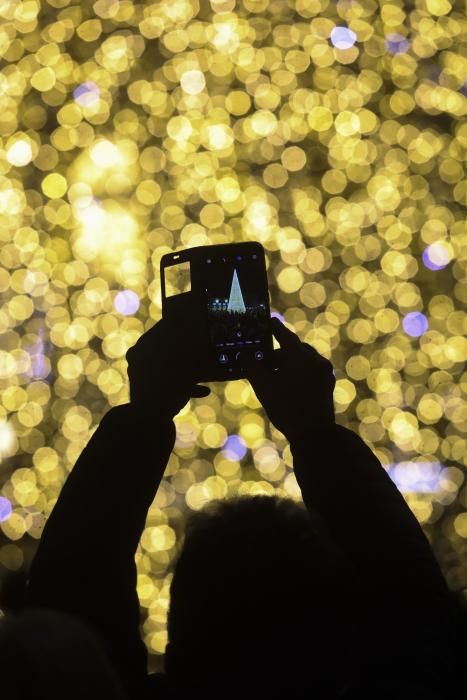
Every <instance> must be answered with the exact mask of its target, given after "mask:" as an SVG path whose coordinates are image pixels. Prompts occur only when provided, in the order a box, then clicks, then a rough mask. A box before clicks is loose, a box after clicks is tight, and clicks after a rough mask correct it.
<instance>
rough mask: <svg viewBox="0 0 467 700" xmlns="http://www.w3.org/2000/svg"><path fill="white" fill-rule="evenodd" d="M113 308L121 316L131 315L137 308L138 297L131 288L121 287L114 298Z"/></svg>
mask: <svg viewBox="0 0 467 700" xmlns="http://www.w3.org/2000/svg"><path fill="white" fill-rule="evenodd" d="M114 308H115V309H116V311H118V313H119V314H123V316H132V315H133V314H135V313H136V312H137V311H138V309H139V297H138V295H137V294H136V292H133V291H132V290H131V289H123V290H122V291H121V292H118V294H117V295H116V297H115V299H114Z"/></svg>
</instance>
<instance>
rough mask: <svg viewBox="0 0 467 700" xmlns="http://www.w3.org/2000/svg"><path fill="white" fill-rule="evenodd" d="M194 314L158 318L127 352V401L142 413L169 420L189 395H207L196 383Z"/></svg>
mask: <svg viewBox="0 0 467 700" xmlns="http://www.w3.org/2000/svg"><path fill="white" fill-rule="evenodd" d="M198 336H199V324H198V322H197V319H196V316H195V315H193V314H187V315H186V316H185V317H180V318H177V319H173V320H172V319H170V320H169V319H166V318H164V319H162V320H160V321H158V322H157V323H156V324H155V325H154V326H153V327H152V328H150V329H149V330H148V331H146V333H144V334H143V335H142V336H141V337H140V338H139V340H138V341H137V343H136V344H135V345H133V347H131V348H130V349H129V350H128V352H127V354H126V359H127V361H128V377H129V380H130V401H131V403H132V404H133V405H136V406H138V407H140V408H141V409H142V410H144V411H145V412H149V413H150V414H157V415H163V416H166V417H169V418H170V419H172V418H173V417H174V416H176V415H177V413H178V412H179V411H180V410H181V409H182V408H183V406H184V405H185V404H186V403H187V401H188V400H189V399H190V398H201V397H204V396H208V394H209V393H210V389H209V388H208V387H206V386H199V385H197V384H196V382H197V381H199V379H200V377H199V375H198V369H199V366H200V359H201V357H200V355H201V352H202V350H201V343H200V342H197V341H198V340H199V337H198Z"/></svg>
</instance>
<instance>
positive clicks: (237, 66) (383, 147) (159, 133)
mask: <svg viewBox="0 0 467 700" xmlns="http://www.w3.org/2000/svg"><path fill="white" fill-rule="evenodd" d="M0 18H1V19H0V54H1V57H2V66H1V70H0V96H1V102H2V115H1V116H2V118H1V120H0V294H1V306H0V334H1V338H2V342H1V348H0V383H1V388H2V398H1V403H0V460H1V475H2V481H1V482H0V487H1V488H0V527H1V537H2V539H1V540H0V565H1V566H2V567H5V568H7V569H15V568H18V567H20V566H22V565H23V564H24V563H25V562H26V563H27V562H28V561H29V559H30V556H31V551H32V550H33V549H34V547H33V546H32V545H33V544H34V541H35V540H37V539H38V538H39V537H40V532H41V524H42V523H43V521H44V519H45V518H46V517H47V516H48V514H49V513H50V511H51V509H52V507H53V505H54V503H55V501H56V498H57V495H58V493H59V491H60V488H61V486H62V485H63V482H64V480H65V478H66V475H67V474H68V473H69V471H70V470H71V468H72V466H73V464H74V462H75V461H76V459H77V457H78V456H79V454H80V452H81V450H82V449H83V447H84V445H85V444H86V442H87V441H88V439H89V437H90V435H91V433H92V431H93V430H94V429H95V427H96V425H97V424H98V423H99V421H100V420H101V418H102V416H103V415H104V414H105V412H106V411H107V410H108V409H109V407H111V406H115V405H118V404H121V403H123V402H125V401H127V400H128V383H127V378H126V362H125V352H126V351H127V349H128V348H129V347H130V346H131V345H133V344H134V343H135V342H136V340H137V339H138V338H139V336H140V335H141V334H142V333H143V332H144V330H145V329H147V328H148V327H149V326H150V325H151V324H152V323H154V322H155V321H157V320H158V319H160V317H161V292H160V279H159V263H160V259H161V257H162V256H163V255H164V254H165V253H168V252H171V251H174V250H178V249H180V248H185V247H190V246H199V245H208V244H215V243H230V242H240V241H248V240H253V241H259V242H260V243H262V245H263V246H264V247H265V249H266V254H267V264H268V275H269V283H270V291H271V307H272V309H273V311H275V312H277V313H279V314H280V315H281V316H283V318H284V320H285V322H286V323H287V324H288V325H289V327H291V328H293V329H294V330H295V331H296V332H297V333H298V335H299V336H300V338H301V339H302V340H304V341H306V342H309V343H312V344H313V345H314V347H315V348H316V349H317V350H318V351H319V352H321V353H323V354H324V355H325V356H327V357H329V358H331V359H332V361H333V363H334V366H335V367H336V390H335V405H336V413H337V418H338V421H339V422H340V423H342V424H343V425H346V426H348V427H350V428H351V429H353V430H355V431H356V432H358V433H359V434H360V435H361V437H362V438H363V439H364V440H365V441H366V442H367V443H368V444H369V445H370V447H371V448H372V449H373V450H374V451H375V452H376V454H377V455H378V457H379V459H380V460H381V461H382V463H383V464H384V466H385V468H386V469H387V470H388V471H389V473H390V475H391V477H392V478H393V479H394V481H395V482H396V484H397V485H398V487H399V488H400V489H401V491H402V492H403V494H404V496H405V498H406V499H407V502H408V503H409V505H410V507H411V508H412V510H413V512H414V513H415V515H416V517H417V518H418V519H419V521H420V522H421V524H422V525H423V526H424V528H425V530H426V532H427V534H428V536H429V538H430V540H431V542H432V543H433V547H434V549H435V552H436V555H437V557H438V559H439V561H440V562H441V565H442V567H443V570H444V572H445V575H446V577H447V580H448V582H449V584H450V586H451V587H453V588H455V589H456V590H460V589H463V588H464V589H466V588H467V566H466V561H467V559H466V557H465V552H466V539H467V514H466V507H467V490H466V488H467V487H466V486H465V483H464V475H465V468H466V465H467V461H466V459H467V458H466V454H467V444H466V441H467V412H466V404H465V394H466V392H467V373H466V372H465V360H466V358H467V340H466V335H467V315H466V313H465V303H466V301H467V285H466V283H465V266H466V265H465V263H466V241H467V233H466V227H465V205H466V204H467V182H466V179H465V174H464V167H463V165H464V161H465V152H466V148H467V125H466V124H465V121H464V120H463V118H464V117H465V113H466V95H467V83H466V82H465V76H466V61H465V54H464V48H463V47H464V45H463V41H464V40H465V36H466V35H467V20H466V18H465V7H464V6H463V3H461V2H460V0H449V1H448V0H420V1H419V2H417V3H416V5H413V4H411V5H410V6H409V5H407V4H404V3H400V2H396V1H394V2H392V1H391V2H383V3H379V4H378V3H374V2H371V1H369V2H368V1H366V0H361V1H360V0H356V1H355V2H346V1H345V0H338V2H333V3H331V2H328V0H210V1H209V2H207V1H204V0H203V2H198V0H162V1H157V2H156V1H155V0H144V1H143V2H141V3H139V4H137V3H133V2H131V0H128V1H126V2H116V1H113V0H98V1H97V2H95V3H79V2H78V1H77V0H47V2H45V1H44V2H42V3H39V2H38V1H37V0H28V2H20V3H18V2H4V3H2V4H1V5H0ZM310 400H312V397H310ZM176 425H177V442H176V446H175V450H174V453H173V454H172V455H171V457H170V461H169V465H168V468H167V471H166V474H165V478H164V480H163V482H162V484H161V488H160V490H159V492H158V494H157V496H156V499H155V501H154V503H153V505H152V507H151V509H150V512H149V515H148V522H147V527H146V530H145V532H144V535H143V538H142V541H141V545H140V548H139V551H138V556H137V562H138V592H139V595H140V599H141V603H142V605H143V607H144V609H145V611H146V615H147V616H146V621H145V623H144V628H143V629H144V638H145V641H146V644H147V646H148V648H149V650H150V652H151V653H152V654H155V655H160V654H161V653H163V651H164V648H165V644H166V639H167V634H166V615H167V606H168V590H169V584H170V577H171V569H170V567H171V563H172V562H173V560H174V556H175V553H176V551H177V546H178V537H179V535H180V532H181V529H180V521H181V522H183V518H184V517H185V515H186V513H187V512H188V511H189V510H190V509H192V510H199V509H200V508H202V507H203V506H204V505H205V504H207V503H208V502H209V501H211V500H212V499H216V498H225V497H228V496H232V495H236V494H256V493H268V494H273V493H277V494H280V495H283V496H288V497H292V498H299V497H300V493H299V490H298V486H297V483H296V481H295V477H294V475H293V471H292V460H291V454H290V448H289V446H288V443H287V442H286V440H285V438H284V436H283V435H281V434H280V433H279V432H278V431H277V430H275V428H274V427H273V426H271V425H270V424H269V423H268V421H267V419H266V417H265V415H264V413H263V411H262V408H261V406H260V405H259V403H258V401H257V399H256V397H255V395H254V393H253V391H252V390H251V388H250V386H249V384H248V382H246V381H244V380H241V381H237V382H227V383H224V384H222V383H218V384H213V385H212V393H211V395H210V396H209V397H207V398H205V399H199V400H196V401H192V402H191V403H190V404H189V405H188V406H187V407H185V408H184V409H183V411H182V412H181V413H180V415H179V416H178V417H177V419H176Z"/></svg>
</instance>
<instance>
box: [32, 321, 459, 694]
mask: <svg viewBox="0 0 467 700" xmlns="http://www.w3.org/2000/svg"><path fill="white" fill-rule="evenodd" d="M273 328H274V334H275V336H276V338H277V339H278V341H279V344H280V346H281V349H280V350H277V351H275V357H276V369H275V370H273V369H268V368H266V367H260V366H257V365H255V364H254V363H253V364H252V365H251V366H250V367H249V368H248V377H249V379H250V381H251V383H252V385H253V388H254V390H255V392H256V394H257V396H258V399H259V400H260V401H261V403H262V404H263V406H264V409H265V411H266V413H267V415H268V416H269V418H270V420H271V421H272V422H273V423H274V425H275V426H276V427H277V428H278V429H279V430H280V431H281V432H282V433H284V435H285V436H286V437H287V439H288V440H289V441H290V445H291V450H292V454H293V462H294V470H295V475H296V477H297V480H298V483H299V485H300V488H301V491H302V495H303V501H304V503H305V505H306V508H307V509H308V513H309V514H307V513H306V512H304V511H303V510H300V507H298V506H296V505H294V504H292V503H283V502H282V501H280V500H277V499H267V498H260V499H245V501H242V500H239V501H235V502H233V503H225V504H219V505H217V506H213V507H212V508H213V510H212V512H211V511H210V512H207V513H205V514H204V513H202V514H200V515H197V516H195V518H194V519H193V523H192V525H189V526H188V531H187V537H186V543H185V546H184V548H183V549H182V552H181V555H180V558H179V561H178V563H177V564H176V567H175V573H174V578H173V585H172V599H171V605H170V614H169V645H168V648H167V654H166V675H165V676H161V677H159V678H156V679H148V677H147V672H146V661H147V654H146V649H145V646H144V644H143V642H142V641H141V639H140V636H139V630H138V623H139V605H138V599H137V595H136V588H135V584H136V567H135V563H134V554H135V551H136V548H137V545H138V542H139V539H140V536H141V534H142V531H143V529H144V524H145V518H146V514H147V510H148V508H149V506H150V505H151V503H152V501H153V498H154V496H155V493H156V491H157V488H158V486H159V483H160V481H161V479H162V476H163V472H164V469H165V466H166V464H167V460H168V458H169V455H170V452H171V450H172V448H173V446H174V441H175V427H174V423H173V418H174V416H175V415H176V414H177V413H178V411H180V409H181V408H182V407H183V406H184V405H185V404H186V402H187V401H188V399H189V398H190V397H196V396H205V395H207V393H208V391H209V390H208V389H206V388H205V387H201V386H198V385H196V382H197V381H198V380H199V376H198V375H197V367H198V366H199V357H200V355H199V353H200V352H201V351H202V350H201V349H200V344H198V342H197V325H196V319H195V318H193V317H190V318H187V319H182V318H181V319H179V321H178V322H177V324H174V325H172V324H170V323H169V322H168V321H166V320H164V321H161V322H159V323H157V324H156V325H155V326H154V327H153V328H152V329H151V330H150V331H148V332H147V333H146V334H145V335H143V336H142V337H141V339H140V340H139V341H138V343H137V344H136V345H135V347H134V348H132V349H131V350H130V351H129V353H128V362H129V368H128V373H129V379H130V394H131V403H130V404H127V405H124V406H119V407H117V408H113V409H112V410H111V411H109V413H108V414H107V415H106V416H105V418H104V419H103V421H102V422H101V424H100V426H99V428H98V430H97V431H96V432H95V433H94V435H93V437H92V439H91V440H90V442H89V444H88V446H87V447H86V448H85V450H84V451H83V453H82V455H81V456H80V458H79V459H78V461H77V463H76V465H75V467H74V468H73V471H72V473H71V474H70V476H69V478H68V480H67V482H66V484H65V485H64V487H63V489H62V492H61V494H60V497H59V500H58V502H57V504H56V506H55V508H54V510H53V512H52V514H51V516H50V518H49V520H48V522H47V525H46V527H45V530H44V534H43V537H42V540H41V544H40V546H39V549H38V552H37V555H36V558H35V560H34V562H33V566H32V570H31V577H30V584H29V601H30V604H32V605H40V606H43V607H49V608H56V609H58V610H64V611H66V612H68V613H69V614H71V615H73V616H76V617H77V618H79V619H81V620H84V621H86V622H87V623H88V624H90V625H92V626H93V628H94V629H95V630H96V632H97V633H98V634H99V635H100V636H101V638H102V639H103V640H104V642H105V644H106V648H107V649H108V652H109V654H110V657H111V658H112V660H113V663H114V665H115V667H116V668H117V670H118V672H119V675H120V677H121V678H122V680H123V682H124V684H125V686H126V688H127V690H128V692H129V694H131V696H132V697H135V698H142V697H146V696H147V697H154V698H158V697H159V698H162V697H174V696H175V697H180V698H188V697H198V696H202V697H216V698H228V697H233V696H235V697H238V696H239V695H244V696H247V697H248V696H250V697H252V696H253V695H254V696H255V697H261V698H262V697H264V698H270V697H284V698H302V697H303V698H317V700H318V699H320V700H323V699H325V698H337V697H345V698H360V699H361V698H365V697H368V698H372V699H373V698H378V700H379V699H381V698H391V700H393V699H397V700H405V699H407V700H409V699H410V700H416V699H418V698H420V700H421V699H422V698H423V700H427V698H448V697H450V695H449V692H450V691H449V685H450V684H451V685H452V682H453V676H454V674H455V672H456V669H455V667H454V662H453V658H454V647H455V645H456V643H457V640H456V638H455V622H454V614H455V613H454V611H453V607H452V604H451V600H450V597H449V593H448V590H447V587H446V584H445V582H444V579H443V577H442V575H441V572H440V570H439V568H438V566H437V564H436V561H435V559H434V557H433V554H432V552H431V549H430V547H429V545H428V542H427V540H426V538H425V536H424V534H423V532H422V530H421V528H420V526H419V524H418V522H417V521H416V519H415V517H414V516H413V515H412V513H411V511H410V510H409V508H408V507H407V505H406V504H405V502H404V500H403V498H402V496H401V495H400V494H399V492H398V491H397V489H396V488H395V486H394V485H393V483H392V482H391V480H390V479H389V477H388V476H387V474H386V472H385V471H384V469H383V468H382V467H381V465H380V464H379V462H378V460H377V459H376V457H375V456H374V455H373V453H372V452H371V451H370V450H369V448H368V447H367V446H366V445H365V443H364V442H363V441H362V440H361V439H360V438H359V437H358V436H357V435H356V434H354V433H352V432H351V431H349V430H347V429H345V428H343V427H341V426H338V425H336V424H335V420H334V409H333V401H332V391H333V388H334V376H333V373H332V367H331V365H330V363H329V362H328V361H327V360H325V359H324V358H322V357H321V356H320V355H319V354H318V353H317V352H316V351H315V350H313V349H312V348H311V347H310V346H309V345H306V344H304V343H301V342H300V341H299V339H298V338H297V336H296V335H295V334H293V333H291V332H290V331H288V330H287V329H286V328H285V327H284V326H283V325H282V324H281V323H280V322H279V321H277V320H275V319H273ZM152 688H153V692H152V690H151V689H152Z"/></svg>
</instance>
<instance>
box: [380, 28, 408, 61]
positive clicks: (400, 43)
mask: <svg viewBox="0 0 467 700" xmlns="http://www.w3.org/2000/svg"><path fill="white" fill-rule="evenodd" d="M385 44H386V48H387V50H388V51H389V53H391V54H392V55H393V56H395V55H396V54H398V53H407V51H408V50H409V49H410V41H409V40H408V39H407V38H406V37H405V36H403V35H402V34H398V33H397V32H392V33H391V34H386V41H385Z"/></svg>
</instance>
